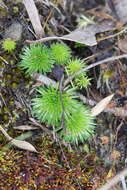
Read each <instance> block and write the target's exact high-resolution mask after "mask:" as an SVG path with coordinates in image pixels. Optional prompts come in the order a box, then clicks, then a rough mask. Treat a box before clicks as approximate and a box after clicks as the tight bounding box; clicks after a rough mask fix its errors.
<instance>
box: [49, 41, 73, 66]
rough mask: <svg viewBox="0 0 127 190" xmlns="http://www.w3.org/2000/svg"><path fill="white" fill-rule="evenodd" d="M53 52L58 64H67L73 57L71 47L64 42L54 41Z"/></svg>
mask: <svg viewBox="0 0 127 190" xmlns="http://www.w3.org/2000/svg"><path fill="white" fill-rule="evenodd" d="M51 52H52V55H53V58H54V60H55V63H56V64H60V65H63V64H66V63H67V61H68V60H69V59H70V58H71V50H70V48H69V47H68V46H67V45H65V44H62V43H54V44H52V46H51Z"/></svg>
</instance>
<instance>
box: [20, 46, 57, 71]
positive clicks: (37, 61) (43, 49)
mask: <svg viewBox="0 0 127 190" xmlns="http://www.w3.org/2000/svg"><path fill="white" fill-rule="evenodd" d="M20 58H21V63H20V66H21V67H22V68H23V69H25V70H26V73H28V74H31V73H33V72H39V73H46V72H50V71H51V68H52V66H53V63H54V61H53V58H52V56H51V52H50V50H49V49H48V47H47V46H41V45H31V46H30V47H25V48H24V49H23V54H22V55H21V56H20Z"/></svg>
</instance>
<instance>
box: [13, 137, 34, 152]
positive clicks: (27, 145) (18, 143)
mask: <svg viewBox="0 0 127 190" xmlns="http://www.w3.org/2000/svg"><path fill="white" fill-rule="evenodd" d="M10 143H11V144H12V145H15V146H16V147H18V148H20V149H23V150H28V151H30V152H37V150H36V149H35V148H34V146H33V145H31V144H30V143H28V142H26V141H20V140H16V139H13V140H11V142H10Z"/></svg>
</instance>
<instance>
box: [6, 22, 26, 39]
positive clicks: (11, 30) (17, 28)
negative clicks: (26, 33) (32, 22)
mask: <svg viewBox="0 0 127 190" xmlns="http://www.w3.org/2000/svg"><path fill="white" fill-rule="evenodd" d="M22 31H23V27H22V25H21V24H20V23H19V22H14V23H12V24H11V25H10V26H9V27H8V28H7V29H6V31H5V33H4V36H3V37H4V39H7V38H10V39H12V40H14V41H19V40H21V37H22Z"/></svg>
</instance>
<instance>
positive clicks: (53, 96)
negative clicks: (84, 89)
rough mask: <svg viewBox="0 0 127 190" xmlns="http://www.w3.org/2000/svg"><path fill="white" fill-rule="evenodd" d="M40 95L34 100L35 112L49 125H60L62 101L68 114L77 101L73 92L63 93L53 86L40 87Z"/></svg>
mask: <svg viewBox="0 0 127 190" xmlns="http://www.w3.org/2000/svg"><path fill="white" fill-rule="evenodd" d="M38 92H39V93H40V96H39V97H38V98H35V99H33V100H32V102H33V103H32V106H33V113H34V114H35V115H36V117H37V118H38V119H39V120H40V121H41V122H47V124H48V125H56V126H58V124H59V122H60V120H61V116H62V103H61V98H62V101H63V105H64V110H65V113H66V114H69V113H70V112H71V110H74V109H75V104H76V103H75V101H74V100H73V97H74V96H73V93H72V92H71V91H67V92H64V93H62V97H60V92H59V90H57V89H54V88H52V87H49V88H40V89H39V90H38Z"/></svg>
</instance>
